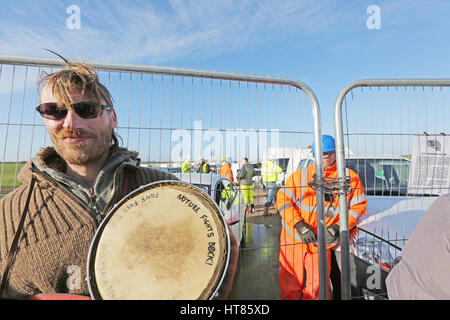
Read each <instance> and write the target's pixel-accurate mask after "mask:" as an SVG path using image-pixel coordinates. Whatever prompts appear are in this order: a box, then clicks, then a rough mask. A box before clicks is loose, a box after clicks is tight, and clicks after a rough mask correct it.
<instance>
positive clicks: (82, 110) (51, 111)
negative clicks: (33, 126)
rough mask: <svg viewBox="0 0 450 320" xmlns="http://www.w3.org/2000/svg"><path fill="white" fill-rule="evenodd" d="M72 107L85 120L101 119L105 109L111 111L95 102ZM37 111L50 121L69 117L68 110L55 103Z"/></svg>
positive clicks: (38, 108)
mask: <svg viewBox="0 0 450 320" xmlns="http://www.w3.org/2000/svg"><path fill="white" fill-rule="evenodd" d="M70 107H71V108H72V109H73V110H75V112H76V113H77V114H78V115H79V116H80V117H81V118H83V119H94V118H97V117H100V116H101V115H102V113H103V110H104V109H111V107H109V106H107V105H100V106H99V105H98V104H97V103H95V102H90V101H88V102H77V103H74V104H71V105H70ZM36 111H37V112H39V113H40V114H41V116H42V117H44V118H46V119H50V120H62V119H64V118H65V117H66V116H67V109H66V108H61V107H59V106H58V104H57V103H55V102H49V103H42V104H40V105H38V106H37V107H36Z"/></svg>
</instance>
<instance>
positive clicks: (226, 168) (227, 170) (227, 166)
mask: <svg viewBox="0 0 450 320" xmlns="http://www.w3.org/2000/svg"><path fill="white" fill-rule="evenodd" d="M220 175H221V176H224V177H227V178H228V179H230V180H231V181H233V182H234V178H233V171H232V170H231V158H227V160H226V161H225V162H224V163H223V165H222V167H221V168H220Z"/></svg>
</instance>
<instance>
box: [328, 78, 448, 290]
mask: <svg viewBox="0 0 450 320" xmlns="http://www.w3.org/2000/svg"><path fill="white" fill-rule="evenodd" d="M449 86H450V81H449V80H446V79H444V80H433V79H426V80H420V79H418V80H414V79H399V80H395V79H394V80H361V81H357V82H355V83H353V84H351V85H349V86H348V87H347V88H345V89H344V90H343V91H342V92H341V94H340V96H339V98H338V101H337V103H336V111H337V112H336V114H337V116H336V119H335V121H336V138H337V142H338V144H337V145H338V149H340V150H343V146H344V145H345V148H346V150H348V152H347V153H346V154H345V166H346V167H348V168H350V169H352V170H354V171H355V172H356V173H358V175H359V176H360V178H361V181H362V184H363V187H364V190H365V193H366V197H367V201H368V203H367V213H366V214H365V215H364V216H363V217H362V218H361V219H360V221H359V225H358V229H359V234H358V236H357V238H356V239H355V241H354V242H353V244H352V248H351V250H352V254H353V255H354V256H352V257H351V259H352V261H350V266H348V267H349V268H354V269H356V271H357V273H358V275H359V276H362V277H360V278H359V280H358V281H357V280H356V278H354V279H352V292H351V294H352V297H353V298H372V299H374V298H380V297H384V298H385V297H386V288H385V287H384V279H385V277H386V275H387V272H388V271H389V270H390V269H391V268H392V267H393V266H395V264H396V263H398V261H399V260H400V259H401V248H402V246H403V245H404V244H405V242H406V241H407V240H408V239H409V237H410V236H411V234H412V233H413V232H414V230H415V228H416V227H417V225H418V224H419V222H420V220H421V218H422V217H423V215H424V214H425V212H426V211H427V209H428V208H429V207H430V206H431V204H432V203H433V201H434V200H435V199H436V198H437V197H438V196H439V195H443V194H447V193H449V192H450V171H449V168H450V166H449V164H450V157H449V155H448V154H449V153H448V152H449V151H450V149H449V148H450V138H449V134H450V127H449V126H450V115H449V112H448V111H449V109H448V104H449V98H450V95H449V94H450V88H449ZM338 151H339V150H338ZM342 155H343V152H341V156H342ZM337 161H338V165H339V162H341V163H342V162H343V158H342V157H339V156H338V159H337ZM358 265H359V267H358V268H357V266H358ZM370 266H377V267H378V268H379V270H378V269H377V272H378V273H377V277H378V278H377V277H374V276H372V274H374V272H375V271H373V270H372V271H373V272H369V271H367V270H368V268H369V267H370ZM374 270H375V269H374ZM375 278H377V279H378V280H379V279H381V280H382V281H374V279H375Z"/></svg>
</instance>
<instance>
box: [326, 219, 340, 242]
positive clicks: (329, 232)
mask: <svg viewBox="0 0 450 320" xmlns="http://www.w3.org/2000/svg"><path fill="white" fill-rule="evenodd" d="M338 238H339V225H338V224H332V225H331V226H329V227H327V228H325V242H326V245H327V246H328V245H333V244H336V243H337V242H338Z"/></svg>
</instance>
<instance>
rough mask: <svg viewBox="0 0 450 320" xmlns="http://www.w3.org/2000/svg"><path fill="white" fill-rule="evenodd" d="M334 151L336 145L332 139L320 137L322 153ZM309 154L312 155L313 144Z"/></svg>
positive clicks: (330, 137)
mask: <svg viewBox="0 0 450 320" xmlns="http://www.w3.org/2000/svg"><path fill="white" fill-rule="evenodd" d="M330 151H336V144H335V142H334V138H333V137H332V136H329V135H326V134H325V135H323V136H322V152H330ZM311 152H312V153H314V142H313V144H312V149H311Z"/></svg>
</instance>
